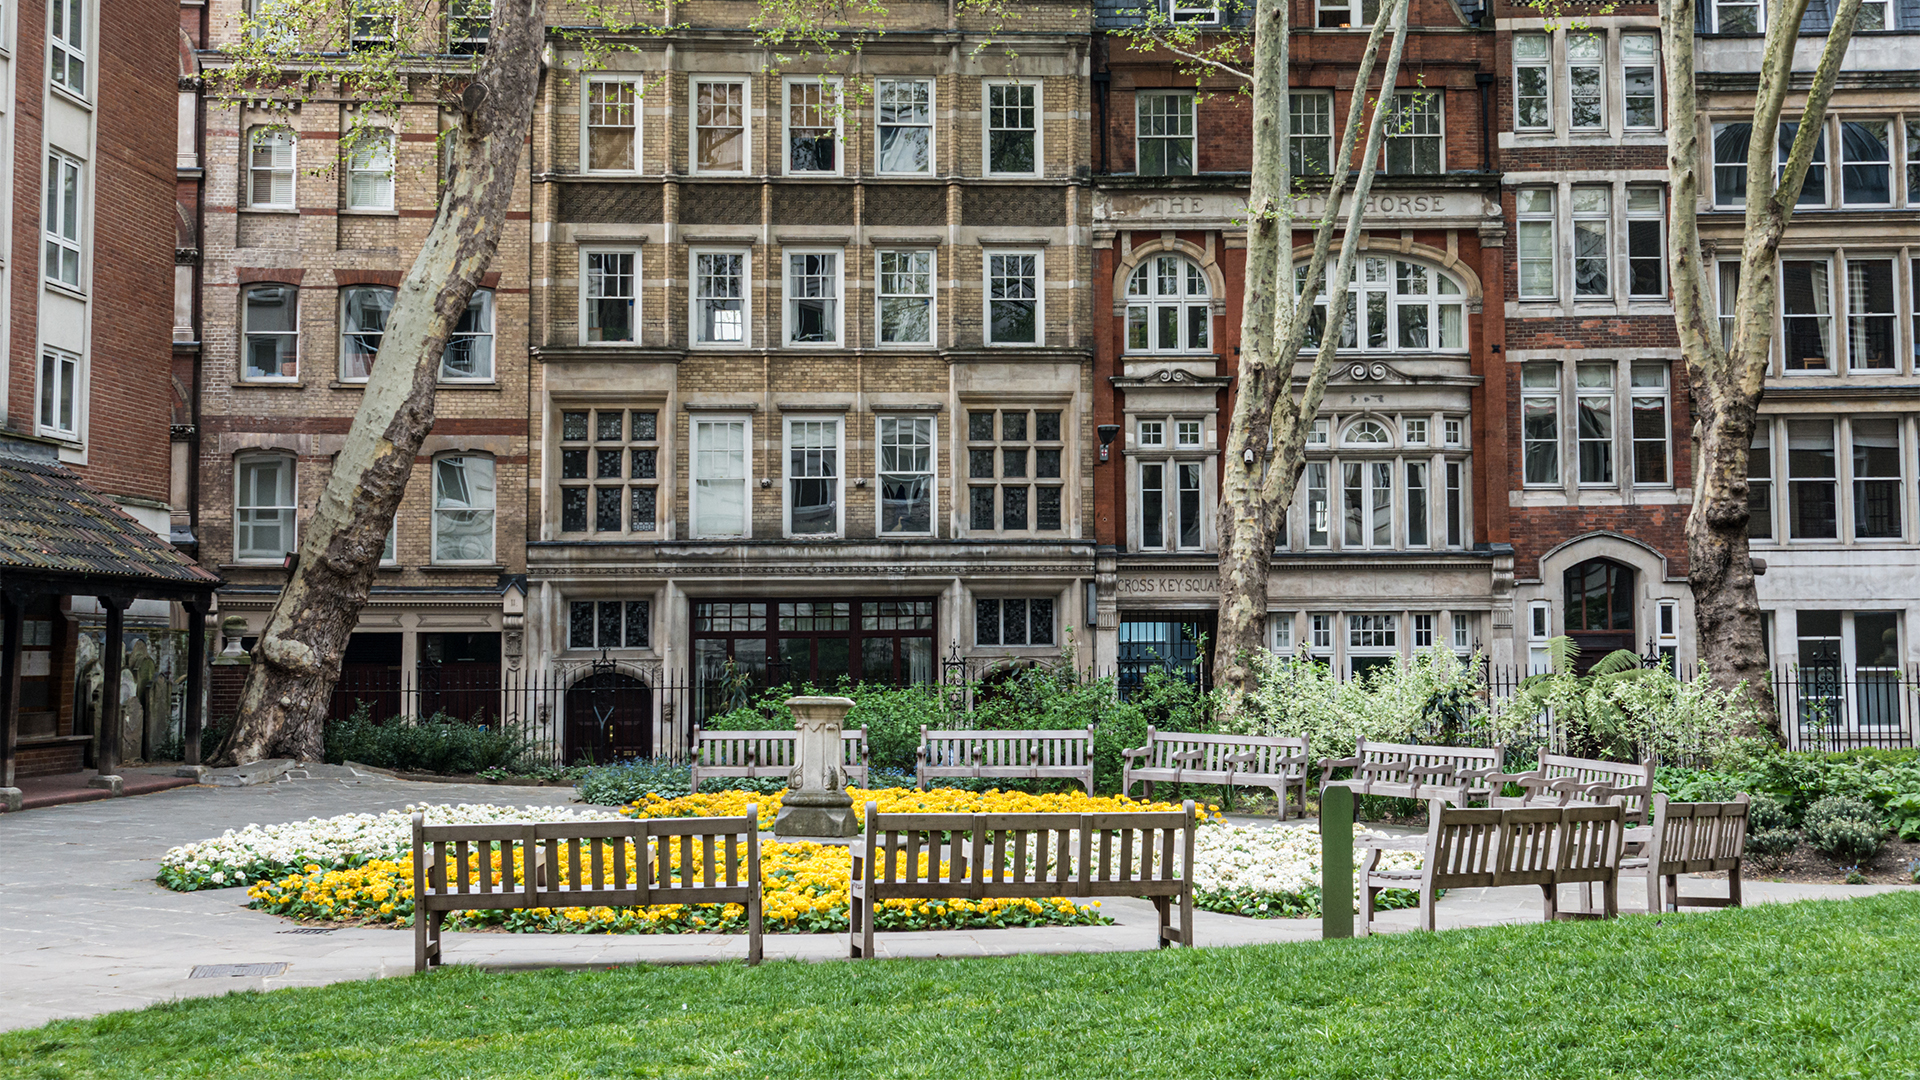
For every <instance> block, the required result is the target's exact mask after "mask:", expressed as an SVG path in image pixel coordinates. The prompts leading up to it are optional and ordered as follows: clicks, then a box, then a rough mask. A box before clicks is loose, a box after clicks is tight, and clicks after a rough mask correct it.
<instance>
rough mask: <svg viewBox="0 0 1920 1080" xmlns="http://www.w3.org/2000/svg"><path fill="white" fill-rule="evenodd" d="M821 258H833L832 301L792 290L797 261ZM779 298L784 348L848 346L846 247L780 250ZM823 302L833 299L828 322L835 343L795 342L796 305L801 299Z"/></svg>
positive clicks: (833, 347)
mask: <svg viewBox="0 0 1920 1080" xmlns="http://www.w3.org/2000/svg"><path fill="white" fill-rule="evenodd" d="M820 255H830V256H832V257H833V273H832V274H831V275H830V280H831V281H832V282H833V296H832V297H831V298H828V297H817V296H806V297H803V296H798V295H796V294H795V291H794V287H793V282H794V273H793V269H794V268H793V261H794V259H796V258H807V257H811V256H820ZM808 276H819V275H808ZM780 296H781V304H780V326H781V328H780V341H781V344H782V345H783V346H785V347H786V348H790V349H838V348H840V347H842V346H843V345H845V344H846V340H847V299H846V297H847V251H846V249H845V248H837V247H787V248H781V249H780ZM821 299H831V300H832V303H833V316H832V318H831V319H829V320H828V321H829V322H830V323H831V324H832V330H833V338H832V340H829V341H795V340H794V337H793V335H794V329H795V325H796V323H797V321H798V320H796V319H795V318H794V311H795V305H796V304H797V303H798V302H799V301H801V300H821Z"/></svg>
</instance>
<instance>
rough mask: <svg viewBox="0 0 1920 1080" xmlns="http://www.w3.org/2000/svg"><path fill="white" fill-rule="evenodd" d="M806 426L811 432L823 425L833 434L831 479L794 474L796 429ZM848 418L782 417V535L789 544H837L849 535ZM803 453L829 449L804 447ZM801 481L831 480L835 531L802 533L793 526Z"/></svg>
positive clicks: (792, 414) (821, 476) (799, 414)
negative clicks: (795, 489)
mask: <svg viewBox="0 0 1920 1080" xmlns="http://www.w3.org/2000/svg"><path fill="white" fill-rule="evenodd" d="M795 425H806V426H807V427H808V428H812V427H813V426H815V425H823V426H824V429H830V430H831V431H832V434H833V444H832V447H831V448H830V449H831V453H832V455H833V460H832V462H831V463H830V465H828V466H827V467H830V468H831V469H832V473H831V474H830V475H827V474H822V475H817V476H815V475H795V473H794V471H793V452H794V427H795ZM846 426H847V425H846V418H845V417H844V416H840V415H834V414H826V415H816V414H809V413H785V414H782V415H781V417H780V473H781V477H780V531H781V535H782V536H785V537H786V538H787V539H789V540H835V539H838V538H840V537H841V536H844V535H845V534H846V524H847V498H846V494H847V470H846V456H847V455H846V450H847V440H846ZM802 449H828V448H825V447H803V448H802ZM801 480H831V481H832V486H833V527H832V528H830V529H828V530H826V531H825V532H799V531H797V530H796V529H795V528H794V525H793V510H794V490H793V488H794V484H795V483H796V482H798V481H801Z"/></svg>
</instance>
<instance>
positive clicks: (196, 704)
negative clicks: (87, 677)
mask: <svg viewBox="0 0 1920 1080" xmlns="http://www.w3.org/2000/svg"><path fill="white" fill-rule="evenodd" d="M220 584H221V582H220V578H219V577H217V576H216V575H214V574H211V573H209V572H207V571H206V570H203V569H201V568H200V566H199V565H198V564H196V563H195V562H194V561H193V560H192V559H190V558H188V557H187V556H186V555H185V554H184V553H182V552H181V551H180V550H179V549H178V548H175V547H174V546H173V545H172V544H170V543H168V542H167V541H166V540H164V539H162V538H161V537H159V536H156V535H154V533H153V532H151V531H149V530H148V529H147V528H145V527H144V526H142V525H141V524H140V523H139V522H138V521H136V520H134V518H133V517H132V515H130V514H128V513H127V512H126V511H124V510H122V509H121V508H120V507H119V506H117V505H115V504H114V502H113V501H112V500H111V499H109V498H108V497H107V496H105V495H103V494H102V493H100V492H99V491H97V490H95V489H93V488H91V487H89V486H87V485H86V484H85V483H84V482H82V481H81V479H80V478H79V477H78V476H76V475H75V474H74V473H73V472H72V471H70V470H68V469H66V468H64V467H62V466H60V465H59V464H57V463H55V462H52V461H41V460H30V459H27V458H21V457H13V456H8V455H7V454H6V452H5V451H4V450H0V798H4V799H5V800H7V802H8V804H9V806H12V805H17V800H18V799H19V790H18V788H17V787H16V786H15V783H14V770H15V759H16V757H17V756H18V752H19V744H20V703H21V693H20V680H21V645H22V640H21V631H22V613H23V612H24V611H25V610H26V608H27V606H28V605H29V604H31V603H33V602H34V601H36V600H41V599H43V598H46V597H49V596H92V597H96V598H97V599H98V600H99V602H100V606H101V608H102V609H103V610H104V611H105V612H106V633H105V640H104V641H103V642H102V646H103V648H102V655H101V665H102V671H103V672H105V673H106V674H107V676H108V681H107V682H106V683H104V684H103V687H104V689H103V692H102V693H101V695H100V698H101V701H100V706H101V707H100V713H99V716H98V718H97V720H96V722H95V724H94V730H93V731H92V732H91V733H90V734H91V736H92V739H93V741H94V744H95V750H94V762H95V767H96V769H97V770H98V772H99V774H100V775H99V776H97V777H95V778H94V780H93V781H92V783H93V784H94V785H95V786H98V787H106V788H109V789H112V790H114V791H116V792H117V791H118V790H119V788H120V778H119V776H118V775H117V774H118V771H119V756H120V726H121V717H120V695H119V693H117V692H115V690H116V689H117V687H116V681H115V679H114V676H115V673H117V672H119V670H120V668H121V664H122V658H121V639H122V637H123V623H122V617H123V615H124V613H125V612H126V610H127V608H128V606H130V605H131V604H132V603H133V602H134V601H135V600H167V601H177V602H179V603H180V604H182V605H183V606H184V607H185V608H186V611H187V616H188V617H187V693H186V716H185V730H184V734H185V746H186V750H185V753H186V759H187V763H188V764H190V765H197V764H199V757H200V729H201V725H202V723H203V720H204V717H203V716H202V704H201V698H202V696H203V694H202V687H203V673H202V669H203V668H204V667H205V666H206V621H207V611H208V608H209V607H210V604H211V600H212V595H213V591H214V589H216V588H218V587H219V585H220Z"/></svg>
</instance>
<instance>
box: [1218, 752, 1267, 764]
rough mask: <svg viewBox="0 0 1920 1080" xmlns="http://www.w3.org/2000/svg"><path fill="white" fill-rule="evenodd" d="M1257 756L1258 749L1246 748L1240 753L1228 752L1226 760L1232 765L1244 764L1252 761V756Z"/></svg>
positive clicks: (1258, 754)
mask: <svg viewBox="0 0 1920 1080" xmlns="http://www.w3.org/2000/svg"><path fill="white" fill-rule="evenodd" d="M1259 756H1260V751H1258V750H1248V751H1246V752H1245V753H1241V754H1228V755H1227V757H1226V760H1227V761H1228V762H1229V763H1231V764H1234V765H1245V764H1247V763H1248V762H1250V761H1252V760H1253V759H1254V758H1257V757H1259Z"/></svg>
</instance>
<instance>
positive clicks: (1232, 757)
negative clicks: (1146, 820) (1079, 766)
mask: <svg viewBox="0 0 1920 1080" xmlns="http://www.w3.org/2000/svg"><path fill="white" fill-rule="evenodd" d="M1121 755H1122V756H1123V757H1124V758H1125V759H1126V766H1125V767H1124V768H1123V769H1122V770H1121V778H1120V791H1121V793H1122V794H1126V795H1131V794H1133V785H1134V782H1135V781H1139V782H1141V783H1144V784H1145V785H1146V792H1145V794H1146V797H1147V798H1149V799H1151V798H1153V785H1154V783H1155V781H1159V780H1166V781H1169V782H1172V783H1175V784H1222V785H1225V786H1226V788H1227V805H1228V809H1232V805H1233V789H1234V788H1236V787H1263V788H1269V789H1271V790H1272V791H1273V797H1274V799H1275V800H1276V801H1277V802H1278V803H1279V804H1280V816H1281V820H1285V819H1286V818H1287V817H1288V816H1289V815H1288V813H1287V792H1288V790H1289V789H1293V790H1297V791H1298V792H1299V794H1298V795H1297V796H1296V798H1295V801H1294V805H1295V810H1296V811H1297V812H1298V813H1299V814H1300V815H1302V816H1305V814H1306V812H1307V766H1308V764H1310V762H1311V760H1312V759H1311V758H1310V757H1309V756H1308V750H1307V740H1305V739H1301V738H1269V737H1266V736H1260V735H1200V734H1190V733H1187V732H1181V731H1160V730H1158V729H1156V728H1152V727H1149V728H1147V745H1145V746H1142V747H1138V748H1136V749H1132V750H1123V751H1121ZM1136 762H1139V764H1136Z"/></svg>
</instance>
